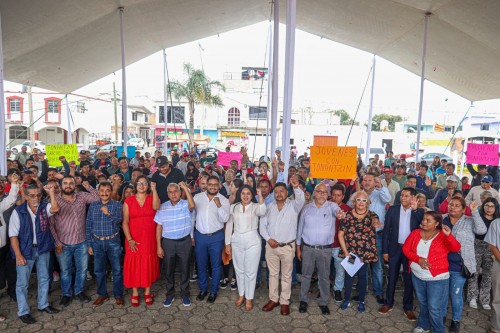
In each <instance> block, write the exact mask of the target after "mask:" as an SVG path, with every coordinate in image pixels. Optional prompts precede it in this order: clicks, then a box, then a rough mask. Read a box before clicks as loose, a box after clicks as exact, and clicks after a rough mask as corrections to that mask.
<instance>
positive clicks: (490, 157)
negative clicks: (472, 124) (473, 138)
mask: <svg viewBox="0 0 500 333" xmlns="http://www.w3.org/2000/svg"><path fill="white" fill-rule="evenodd" d="M467 163H468V164H486V165H498V144H480V143H469V144H467Z"/></svg>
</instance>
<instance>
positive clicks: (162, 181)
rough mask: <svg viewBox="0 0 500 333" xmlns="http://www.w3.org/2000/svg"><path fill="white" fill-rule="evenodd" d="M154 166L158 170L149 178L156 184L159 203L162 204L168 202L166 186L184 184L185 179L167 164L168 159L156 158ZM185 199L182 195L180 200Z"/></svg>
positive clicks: (179, 172) (178, 171)
mask: <svg viewBox="0 0 500 333" xmlns="http://www.w3.org/2000/svg"><path fill="white" fill-rule="evenodd" d="M156 166H157V167H158V170H157V171H156V172H155V173H154V174H153V176H152V177H151V181H153V182H155V183H156V188H157V189H158V196H159V197H160V202H161V203H164V202H166V201H168V192H167V187H168V185H169V184H170V183H175V184H179V183H181V182H186V177H184V174H183V173H182V172H181V171H180V170H179V169H176V168H174V167H173V166H172V165H171V164H170V163H169V162H168V158H167V157H166V156H159V157H157V158H156ZM185 197H186V194H185V193H182V198H183V199H184V198H185Z"/></svg>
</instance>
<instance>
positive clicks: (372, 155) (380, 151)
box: [358, 147, 385, 161]
mask: <svg viewBox="0 0 500 333" xmlns="http://www.w3.org/2000/svg"><path fill="white" fill-rule="evenodd" d="M358 154H361V158H362V159H363V161H364V158H365V148H358ZM377 154H378V156H379V158H380V159H381V160H382V161H383V160H384V159H385V150H384V148H378V147H370V160H371V159H373V158H375V155H377Z"/></svg>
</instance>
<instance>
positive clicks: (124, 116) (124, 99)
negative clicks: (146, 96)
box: [118, 7, 128, 155]
mask: <svg viewBox="0 0 500 333" xmlns="http://www.w3.org/2000/svg"><path fill="white" fill-rule="evenodd" d="M123 11H124V8H123V7H119V8H118V13H119V14H120V43H121V52H122V140H123V142H122V147H123V151H124V152H125V155H126V154H127V141H128V125H127V73H126V69H125V39H124V37H123Z"/></svg>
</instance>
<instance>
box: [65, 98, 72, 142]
mask: <svg viewBox="0 0 500 333" xmlns="http://www.w3.org/2000/svg"><path fill="white" fill-rule="evenodd" d="M66 117H67V118H68V140H67V143H68V144H69V145H70V144H72V143H73V136H72V135H71V133H72V131H71V115H70V113H69V101H68V94H66Z"/></svg>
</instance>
